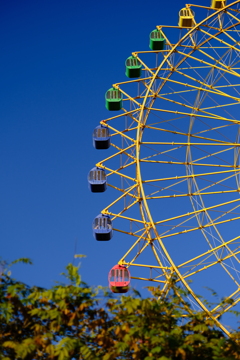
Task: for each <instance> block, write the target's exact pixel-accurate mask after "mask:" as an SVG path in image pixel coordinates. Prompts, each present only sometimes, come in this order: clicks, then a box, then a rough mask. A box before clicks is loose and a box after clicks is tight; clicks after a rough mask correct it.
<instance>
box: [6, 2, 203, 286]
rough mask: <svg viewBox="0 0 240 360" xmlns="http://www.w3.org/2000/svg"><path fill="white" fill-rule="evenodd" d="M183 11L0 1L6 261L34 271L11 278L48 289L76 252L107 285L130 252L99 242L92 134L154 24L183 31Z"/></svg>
mask: <svg viewBox="0 0 240 360" xmlns="http://www.w3.org/2000/svg"><path fill="white" fill-rule="evenodd" d="M198 2H199V1H198ZM184 5H185V3H184V2H183V1H179V0H174V1H165V2H163V1H159V2H157V3H154V4H151V3H148V2H146V1H143V0H140V1H137V0H132V1H127V0H124V1H121V2H116V1H114V2H113V1H109V0H106V1H105V2H104V3H103V2H99V1H96V0H95V1H92V2H88V1H77V0H70V1H63V0H58V1H56V0H50V1H46V0H41V1H40V0H36V1H30V0H25V1H21V2H20V1H17V0H15V1H12V0H9V1H7V2H5V3H4V2H3V1H2V2H1V6H0V32H1V38H0V45H1V57H0V72H1V74H0V78H1V86H0V98H1V104H0V121H1V132H0V155H1V156H0V173H1V177H0V202H1V206H0V219H1V220H0V221H1V223H0V239H1V254H0V255H1V257H2V258H3V259H6V260H8V261H12V260H14V259H17V258H20V257H29V258H31V259H32V260H33V262H34V265H33V266H31V267H30V266H27V265H18V266H15V268H13V269H12V271H13V276H14V277H16V278H18V279H19V280H22V281H24V282H26V283H28V284H30V285H33V284H36V285H39V286H45V287H48V286H51V285H52V284H53V281H54V280H60V277H59V274H60V273H61V272H62V271H63V270H64V266H65V265H67V264H68V263H69V262H71V261H72V260H73V256H74V252H75V251H76V252H77V253H78V254H85V255H87V258H86V259H84V260H82V269H81V273H82V276H83V280H85V281H86V282H88V283H89V284H90V285H98V284H101V285H107V274H108V271H109V270H110V268H111V267H112V266H113V265H114V264H115V263H116V262H117V261H118V260H119V258H120V257H121V255H122V254H123V252H122V249H121V244H120V242H117V239H114V240H112V242H111V244H110V242H109V243H98V242H96V241H95V240H94V238H93V236H92V228H91V226H92V220H93V218H94V217H95V216H96V215H97V214H98V213H99V212H100V210H101V204H100V198H99V197H98V198H97V200H95V199H96V197H94V194H91V193H90V192H89V190H88V186H87V174H88V171H89V170H90V169H91V168H92V167H93V166H94V164H95V163H96V162H97V161H99V160H100V159H101V158H102V156H103V155H102V154H99V152H97V151H96V150H94V148H93V146H92V131H93V129H94V127H95V126H97V125H98V124H99V121H100V120H102V119H105V118H107V117H109V113H108V111H107V110H106V109H105V103H104V95H105V92H106V90H107V89H109V88H110V87H111V85H112V84H113V83H115V82H118V81H124V80H125V79H126V78H125V75H124V71H125V69H124V62H125V59H126V58H127V57H128V56H130V55H131V53H132V52H133V51H136V50H148V43H149V33H150V32H151V31H152V30H153V29H154V28H155V26H156V25H162V24H165V25H166V24H169V25H177V21H178V12H179V10H180V8H182V7H183V6H184ZM201 5H209V1H208V0H201ZM95 201H96V205H95ZM104 205H106V203H105V204H104ZM102 207H104V206H102ZM133 285H134V286H136V287H137V288H138V289H141V287H142V286H143V285H137V282H133Z"/></svg>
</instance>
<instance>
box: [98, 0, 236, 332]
mask: <svg viewBox="0 0 240 360" xmlns="http://www.w3.org/2000/svg"><path fill="white" fill-rule="evenodd" d="M193 8H194V12H193V10H192V9H193ZM184 9H185V10H186V11H185V10H184V11H185V12H184V11H183V12H180V19H179V26H177V25H175V26H170V25H160V26H157V29H159V30H161V32H162V33H163V36H164V38H165V39H166V47H165V48H164V49H163V50H159V51H150V50H147V49H145V50H143V51H137V52H136V51H135V52H133V53H132V55H133V56H134V57H136V59H137V60H138V61H139V62H140V63H141V65H142V77H141V78H138V79H130V80H129V79H128V80H127V81H125V80H124V78H123V76H121V74H120V80H122V81H120V82H118V83H115V84H114V85H113V87H114V88H116V89H118V90H119V91H120V92H121V94H122V97H123V108H122V110H121V113H117V115H115V116H112V117H110V118H108V119H105V120H102V121H101V122H100V123H101V124H102V125H104V126H106V127H108V128H109V129H110V131H111V145H112V146H111V151H110V152H108V153H107V155H106V158H105V159H103V160H101V161H99V162H98V163H97V164H96V166H98V167H99V168H102V169H104V170H105V171H106V173H107V180H108V186H109V190H108V192H109V194H110V195H109V196H110V198H111V200H110V201H109V202H110V204H109V205H106V206H105V208H104V209H103V210H102V213H103V214H107V215H109V216H110V217H111V219H112V221H113V225H114V237H115V238H116V239H114V240H113V241H116V242H117V241H119V242H120V243H121V244H122V253H121V254H119V264H121V265H125V266H127V267H129V268H130V271H131V274H132V279H138V280H142V281H152V282H154V283H156V284H161V287H162V289H163V296H165V295H166V294H167V292H168V291H169V284H170V283H171V281H170V280H171V279H172V278H173V277H174V278H175V279H176V282H177V284H181V285H180V286H181V287H183V288H184V289H185V290H187V292H188V295H187V299H188V302H189V304H190V305H189V307H188V308H186V310H187V311H188V312H189V313H192V312H194V311H195V310H202V311H203V312H205V314H206V317H209V318H212V319H213V320H214V322H215V324H216V326H218V327H219V328H220V329H221V330H222V331H224V332H225V333H226V334H227V335H230V334H231V331H230V330H229V328H228V326H227V325H228V324H225V323H224V321H223V322H222V320H221V321H220V317H221V314H225V313H226V312H227V311H229V310H231V309H232V308H233V306H235V305H236V306H237V305H238V303H239V301H240V236H239V235H238V233H239V232H238V229H240V196H239V192H240V126H239V125H240V111H239V109H238V108H239V105H240V81H239V78H240V46H239V44H240V0H238V1H234V2H232V3H231V4H227V5H226V1H224V0H222V1H220V0H209V7H206V6H201V5H193V4H187V5H186V8H184ZM194 13H195V16H194V15H193V14H194ZM176 16H177V14H176ZM187 17H189V18H187ZM200 18H202V20H201V21H200V22H195V21H197V19H200ZM170 28H171V32H169V29H170ZM180 34H181V36H179V35H180ZM179 39H180V40H179ZM146 46H147V45H146ZM219 277H220V278H221V279H222V281H221V286H220V290H225V292H224V291H223V292H224V297H225V298H226V299H230V298H231V299H232V302H231V303H230V302H219V304H216V305H213V306H212V307H209V308H208V307H206V305H205V303H204V301H203V300H202V299H201V298H200V297H199V296H198V295H196V294H197V293H201V288H199V286H200V284H202V285H201V286H202V287H203V286H204V285H206V286H209V284H210V283H211V281H212V286H209V287H211V288H213V289H215V286H214V284H215V282H216V283H217V282H218V281H217V280H218V278H219ZM189 279H191V280H193V283H192V284H191V285H190V284H189V282H188V280H189ZM205 283H206V284H205ZM223 284H225V285H224V286H223ZM216 291H217V289H216ZM164 294H165V295H164ZM178 296H180V294H178Z"/></svg>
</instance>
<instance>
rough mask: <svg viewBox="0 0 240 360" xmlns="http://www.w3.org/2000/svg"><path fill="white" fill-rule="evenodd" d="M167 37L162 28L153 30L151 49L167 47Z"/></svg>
mask: <svg viewBox="0 0 240 360" xmlns="http://www.w3.org/2000/svg"><path fill="white" fill-rule="evenodd" d="M165 41H166V40H165V38H164V37H163V34H162V32H161V31H160V30H153V31H152V32H151V34H150V43H149V47H150V49H151V50H163V49H164V47H165Z"/></svg>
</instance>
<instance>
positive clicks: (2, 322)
mask: <svg viewBox="0 0 240 360" xmlns="http://www.w3.org/2000/svg"><path fill="white" fill-rule="evenodd" d="M22 260H23V261H25V262H27V260H26V259H22ZM66 270H67V272H66V274H64V275H65V276H66V278H67V279H68V283H67V284H57V285H55V286H53V287H52V288H51V289H49V290H47V289H43V288H39V287H36V286H35V287H30V286H27V285H25V284H23V283H21V282H18V281H16V280H14V279H12V278H11V277H10V276H9V275H8V274H6V272H4V273H3V274H2V278H1V283H0V359H2V360H13V359H14V360H15V359H26V360H30V359H31V360H33V359H34V360H35V359H47V360H50V359H53V360H56V359H58V360H67V359H80V360H83V359H84V360H97V359H99V360H100V359H101V360H115V359H127V360H131V359H137V360H141V359H144V360H155V359H160V360H168V359H169V360H170V359H173V360H195V359H202V360H204V359H209V360H210V359H211V360H212V359H215V360H220V359H221V360H223V359H224V360H226V359H229V360H230V359H240V343H239V341H240V335H239V333H238V332H237V333H235V334H233V335H232V337H231V339H228V338H226V337H225V336H224V335H223V334H222V333H221V332H220V331H219V330H217V329H215V328H214V323H213V322H212V320H211V319H206V318H205V317H204V314H202V313H195V314H186V310H185V308H186V307H185V303H184V302H183V301H182V300H181V298H180V297H179V296H178V292H179V291H180V289H177V288H176V285H174V283H173V284H172V289H173V290H172V291H171V292H169V294H168V296H166V298H165V299H164V300H161V301H159V300H158V298H159V295H160V294H161V292H160V290H159V289H158V288H151V289H149V290H150V291H151V293H152V295H151V297H149V298H146V299H143V298H141V296H140V295H139V294H138V293H137V292H134V293H133V295H132V296H120V297H117V298H114V297H113V296H112V294H110V293H109V292H108V291H105V290H104V289H102V288H101V287H98V288H96V289H93V288H91V287H89V286H88V285H87V284H85V283H84V282H83V281H82V280H81V277H80V275H79V272H78V267H76V266H73V265H72V264H69V265H68V266H67V267H66ZM184 314H185V315H187V318H188V321H182V318H183V315H184Z"/></svg>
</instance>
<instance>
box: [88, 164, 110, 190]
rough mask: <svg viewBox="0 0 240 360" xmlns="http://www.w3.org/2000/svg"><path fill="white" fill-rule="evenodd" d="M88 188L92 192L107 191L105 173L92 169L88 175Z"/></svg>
mask: <svg viewBox="0 0 240 360" xmlns="http://www.w3.org/2000/svg"><path fill="white" fill-rule="evenodd" d="M88 183H89V188H90V190H91V191H92V192H104V191H105V190H106V189H107V179H106V174H105V171H104V170H102V169H99V168H97V167H94V168H93V169H92V170H90V171H89V174H88Z"/></svg>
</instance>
